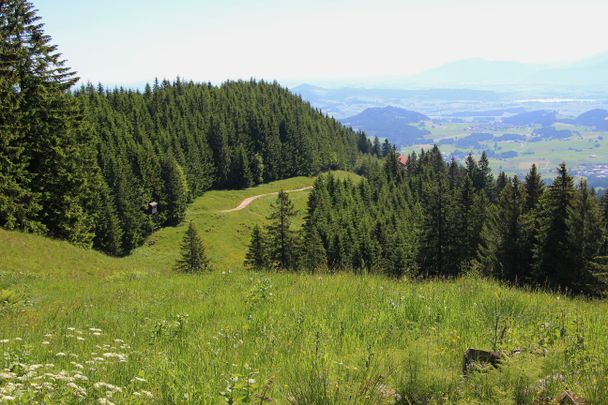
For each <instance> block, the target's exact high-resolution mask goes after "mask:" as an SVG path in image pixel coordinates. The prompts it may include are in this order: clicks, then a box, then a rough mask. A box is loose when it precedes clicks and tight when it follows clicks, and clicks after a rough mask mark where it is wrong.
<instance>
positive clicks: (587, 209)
mask: <svg viewBox="0 0 608 405" xmlns="http://www.w3.org/2000/svg"><path fill="white" fill-rule="evenodd" d="M568 225H569V227H568V232H569V233H568V237H569V238H570V245H571V246H573V247H574V250H573V251H572V255H573V256H575V261H576V267H577V268H580V269H583V271H586V270H589V269H590V263H591V262H592V261H593V259H594V258H595V257H596V256H597V255H598V254H599V253H600V249H601V247H602V242H603V237H604V234H603V229H602V214H601V210H600V206H599V203H598V201H597V199H596V197H595V196H594V195H593V194H592V193H591V191H590V190H589V188H588V187H587V182H586V181H584V180H581V182H580V183H579V186H578V187H577V192H576V197H575V199H574V201H573V204H572V208H571V210H570V212H569V217H568ZM585 275H586V274H585Z"/></svg>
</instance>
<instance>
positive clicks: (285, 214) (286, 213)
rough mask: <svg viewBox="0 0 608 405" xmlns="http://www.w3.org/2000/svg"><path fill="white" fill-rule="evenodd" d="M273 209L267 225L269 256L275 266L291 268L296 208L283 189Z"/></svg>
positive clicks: (293, 258) (272, 205)
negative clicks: (291, 227)
mask: <svg viewBox="0 0 608 405" xmlns="http://www.w3.org/2000/svg"><path fill="white" fill-rule="evenodd" d="M271 209H272V213H271V214H270V216H269V217H268V220H269V221H270V223H269V224H268V225H267V227H266V231H267V234H268V237H269V243H270V249H269V258H270V260H271V262H272V264H273V265H274V266H275V267H277V268H279V269H282V270H285V269H290V268H292V267H293V265H294V261H295V256H294V254H295V251H294V235H293V231H292V230H291V229H290V226H291V220H292V218H293V217H294V216H295V215H296V210H295V209H294V207H293V203H292V202H291V201H290V200H289V196H288V195H287V193H286V192H285V191H283V190H281V191H279V194H278V196H277V199H276V200H275V201H274V202H273V203H272V204H271Z"/></svg>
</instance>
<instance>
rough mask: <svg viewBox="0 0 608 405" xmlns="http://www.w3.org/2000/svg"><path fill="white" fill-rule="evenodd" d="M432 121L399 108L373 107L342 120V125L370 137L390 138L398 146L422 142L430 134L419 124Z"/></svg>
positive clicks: (424, 116) (422, 115) (416, 113)
mask: <svg viewBox="0 0 608 405" xmlns="http://www.w3.org/2000/svg"><path fill="white" fill-rule="evenodd" d="M428 120H430V118H429V117H427V116H426V115H424V114H420V113H418V112H416V111H410V110H406V109H403V108H399V107H392V106H387V107H371V108H366V109H365V110H363V111H362V112H360V113H359V114H357V115H354V116H352V117H348V118H344V119H342V120H340V122H342V124H344V125H347V126H350V127H352V128H354V129H357V130H361V131H365V133H366V134H367V135H368V136H377V137H380V138H388V139H389V141H390V142H391V143H393V144H396V145H398V146H401V145H412V144H414V143H418V142H420V141H421V140H422V139H423V137H424V136H425V135H428V134H430V132H429V131H428V130H426V129H423V128H419V127H418V126H417V124H420V123H422V122H423V121H428Z"/></svg>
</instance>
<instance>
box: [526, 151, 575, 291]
mask: <svg viewBox="0 0 608 405" xmlns="http://www.w3.org/2000/svg"><path fill="white" fill-rule="evenodd" d="M574 199H575V191H574V182H573V180H572V177H571V176H570V175H569V174H568V170H567V168H566V165H565V164H564V163H562V164H561V165H560V166H559V168H558V174H557V177H556V178H555V180H554V181H553V184H552V185H551V186H550V187H549V188H548V190H547V191H546V192H545V193H544V195H543V197H542V198H541V201H540V202H539V204H540V205H541V206H540V212H539V227H538V229H537V236H536V241H537V242H536V243H537V245H536V246H535V250H534V260H535V263H534V265H535V272H536V276H537V278H538V280H539V281H540V282H541V283H546V284H548V285H549V286H551V287H559V288H568V287H572V286H573V285H574V284H575V283H576V281H577V280H579V279H580V277H581V276H582V269H581V267H580V265H579V264H578V263H577V261H576V247H575V246H573V245H572V240H571V239H570V238H569V234H570V232H571V229H570V227H571V224H570V215H571V212H572V209H573V204H574Z"/></svg>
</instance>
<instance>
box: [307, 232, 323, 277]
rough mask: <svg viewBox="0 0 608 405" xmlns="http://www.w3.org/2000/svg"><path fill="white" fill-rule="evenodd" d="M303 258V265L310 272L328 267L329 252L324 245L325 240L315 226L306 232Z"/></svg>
mask: <svg viewBox="0 0 608 405" xmlns="http://www.w3.org/2000/svg"><path fill="white" fill-rule="evenodd" d="M301 260H302V267H303V268H304V269H306V270H308V271H310V272H315V271H317V270H322V269H325V268H326V267H327V253H326V252H325V247H324V246H323V240H322V239H321V236H320V235H319V232H318V231H317V230H316V228H314V227H311V228H309V229H308V230H307V232H306V233H305V234H304V240H303V242H302V256H301Z"/></svg>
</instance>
